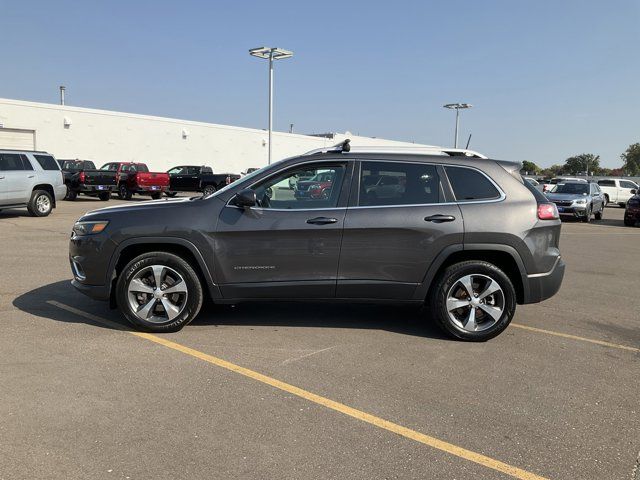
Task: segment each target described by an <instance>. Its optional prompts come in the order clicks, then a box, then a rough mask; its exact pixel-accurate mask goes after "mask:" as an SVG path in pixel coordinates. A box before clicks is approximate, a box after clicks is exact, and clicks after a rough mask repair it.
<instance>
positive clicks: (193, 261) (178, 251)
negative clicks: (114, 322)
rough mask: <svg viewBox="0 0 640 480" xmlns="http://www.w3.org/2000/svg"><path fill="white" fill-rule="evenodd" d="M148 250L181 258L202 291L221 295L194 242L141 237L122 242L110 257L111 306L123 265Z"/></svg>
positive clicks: (215, 295) (179, 239)
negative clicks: (191, 270)
mask: <svg viewBox="0 0 640 480" xmlns="http://www.w3.org/2000/svg"><path fill="white" fill-rule="evenodd" d="M149 252H167V253H172V254H174V255H177V256H179V257H180V258H183V259H184V260H186V261H187V262H188V263H189V264H190V265H191V266H192V267H193V269H194V270H195V271H196V273H197V274H198V277H199V278H200V282H201V283H202V287H203V288H202V289H203V291H205V292H208V294H209V297H210V298H211V299H217V298H220V297H221V294H220V290H219V288H218V286H217V285H216V284H215V283H214V282H213V277H212V275H211V272H210V270H209V268H208V266H207V264H206V262H205V261H204V258H203V256H202V254H201V253H200V251H199V250H198V249H197V247H196V246H195V245H194V244H192V243H191V242H189V241H187V240H184V239H181V238H165V237H143V238H134V239H129V240H126V241H124V242H122V243H121V244H120V245H119V246H118V249H117V250H116V252H115V253H114V255H113V257H112V258H111V262H110V265H109V272H110V274H109V275H110V277H109V280H108V284H109V285H110V289H109V290H110V293H109V299H110V304H111V306H112V307H113V306H115V291H116V289H115V284H116V282H117V280H118V277H119V276H120V274H121V273H122V270H123V269H124V267H125V266H126V265H127V264H128V263H129V262H130V261H131V260H132V259H134V258H135V257H137V256H138V255H142V254H144V253H149Z"/></svg>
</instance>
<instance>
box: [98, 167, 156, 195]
mask: <svg viewBox="0 0 640 480" xmlns="http://www.w3.org/2000/svg"><path fill="white" fill-rule="evenodd" d="M101 170H108V171H111V172H116V173H117V181H118V197H120V198H121V199H123V200H130V199H131V197H132V196H133V194H134V193H137V194H139V195H151V198H153V199H154V200H157V199H159V198H161V197H162V192H166V191H167V189H168V188H169V175H168V174H167V173H164V172H149V168H148V167H147V166H146V165H145V164H144V163H129V162H112V163H107V164H106V165H103V166H102V168H101Z"/></svg>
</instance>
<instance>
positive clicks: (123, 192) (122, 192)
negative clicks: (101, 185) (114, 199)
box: [118, 183, 131, 200]
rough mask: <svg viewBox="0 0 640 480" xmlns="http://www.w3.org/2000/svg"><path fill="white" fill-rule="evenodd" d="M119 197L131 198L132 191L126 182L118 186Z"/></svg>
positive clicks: (123, 198)
mask: <svg viewBox="0 0 640 480" xmlns="http://www.w3.org/2000/svg"><path fill="white" fill-rule="evenodd" d="M118 197H119V198H120V199H122V200H131V192H130V191H129V189H128V188H127V185H126V184H124V183H121V184H120V186H119V187H118Z"/></svg>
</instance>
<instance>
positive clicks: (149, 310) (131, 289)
mask: <svg viewBox="0 0 640 480" xmlns="http://www.w3.org/2000/svg"><path fill="white" fill-rule="evenodd" d="M187 297H188V291H187V284H186V282H185V280H184V278H183V277H182V275H180V274H179V273H178V272H177V271H176V270H174V269H173V268H170V267H167V266H165V265H150V266H148V267H144V268H142V269H141V270H140V271H139V272H137V273H136V274H135V275H134V276H133V277H132V278H131V280H129V284H128V286H127V298H128V300H129V306H130V307H131V311H132V312H133V313H134V315H136V316H137V317H138V318H139V319H140V320H143V321H145V322H151V323H167V322H171V321H172V320H174V319H175V318H176V317H177V316H178V315H180V314H181V313H182V311H183V310H184V308H185V306H186V305H187Z"/></svg>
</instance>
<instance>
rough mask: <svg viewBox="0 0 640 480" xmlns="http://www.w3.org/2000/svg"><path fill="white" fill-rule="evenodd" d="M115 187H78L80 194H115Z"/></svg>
mask: <svg viewBox="0 0 640 480" xmlns="http://www.w3.org/2000/svg"><path fill="white" fill-rule="evenodd" d="M115 190H116V186H115V185H80V192H82V193H101V192H115Z"/></svg>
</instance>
